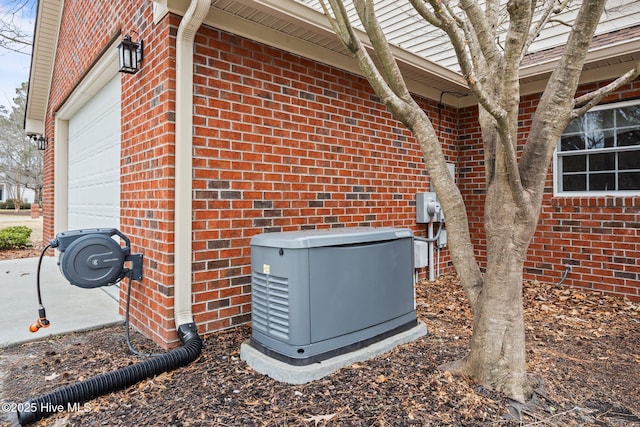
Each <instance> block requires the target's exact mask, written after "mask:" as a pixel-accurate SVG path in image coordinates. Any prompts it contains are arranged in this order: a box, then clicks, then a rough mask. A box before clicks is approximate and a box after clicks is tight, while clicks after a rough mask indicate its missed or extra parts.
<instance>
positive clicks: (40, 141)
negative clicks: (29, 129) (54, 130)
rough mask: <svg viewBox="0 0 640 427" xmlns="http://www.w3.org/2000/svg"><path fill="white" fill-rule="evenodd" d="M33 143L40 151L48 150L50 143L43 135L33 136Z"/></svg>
mask: <svg viewBox="0 0 640 427" xmlns="http://www.w3.org/2000/svg"><path fill="white" fill-rule="evenodd" d="M31 142H33V143H34V144H35V145H36V147H37V148H38V150H40V151H44V150H46V149H47V145H48V142H49V141H47V138H46V137H44V136H42V135H31Z"/></svg>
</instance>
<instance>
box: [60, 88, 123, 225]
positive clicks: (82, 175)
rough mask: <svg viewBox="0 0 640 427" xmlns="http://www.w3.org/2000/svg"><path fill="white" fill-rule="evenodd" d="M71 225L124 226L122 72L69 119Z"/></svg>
mask: <svg viewBox="0 0 640 427" xmlns="http://www.w3.org/2000/svg"><path fill="white" fill-rule="evenodd" d="M68 200H69V205H68V209H69V210H68V215H69V228H70V229H77V228H89V227H115V228H117V227H119V226H120V76H116V77H114V78H113V79H112V80H111V81H109V83H107V84H106V85H105V87H104V88H102V90H100V91H99V92H98V93H97V94H96V95H95V96H94V97H93V98H92V99H91V100H90V101H89V102H87V103H86V104H85V105H84V106H83V107H82V108H81V109H80V110H78V112H77V113H76V114H75V115H74V116H73V117H72V118H70V119H69V193H68Z"/></svg>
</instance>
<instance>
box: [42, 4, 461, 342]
mask: <svg viewBox="0 0 640 427" xmlns="http://www.w3.org/2000/svg"><path fill="white" fill-rule="evenodd" d="M142 3H144V2H140V5H142ZM144 4H145V5H148V3H144ZM119 5H120V4H119V3H117V2H96V3H93V2H66V3H65V12H64V16H63V24H62V29H61V36H60V46H59V48H58V59H57V61H56V65H55V70H54V78H53V85H52V96H51V102H50V105H49V113H48V118H49V119H48V120H49V124H48V133H49V134H50V135H52V134H53V131H54V130H53V123H54V122H53V112H55V111H56V110H57V109H58V108H60V106H61V105H62V103H63V101H64V99H65V98H66V97H67V96H68V95H69V93H70V92H71V90H72V89H73V87H74V85H75V84H76V83H77V82H78V81H79V80H80V79H81V78H82V77H83V76H84V75H85V73H86V72H87V70H88V69H89V67H90V64H91V63H92V62H93V61H95V60H96V58H97V57H98V55H99V53H100V52H101V51H102V50H103V49H104V48H105V46H107V44H108V43H109V41H110V40H112V38H113V37H116V36H117V35H118V31H119V30H120V31H121V34H120V37H121V36H122V35H124V34H126V33H129V32H132V31H133V30H136V31H137V33H138V35H137V37H135V38H136V39H138V38H142V39H144V42H145V57H144V61H143V65H142V70H141V71H140V72H139V73H138V74H136V75H122V76H121V81H122V135H121V141H122V159H121V190H122V193H121V226H120V228H121V230H122V231H123V232H124V233H125V234H126V235H127V236H129V237H130V239H131V242H132V246H133V247H132V250H133V251H134V252H141V253H143V254H144V279H143V280H142V282H141V283H138V282H136V283H134V285H133V293H132V304H131V321H132V324H133V325H134V326H135V327H137V328H139V329H140V330H141V331H142V332H144V333H145V334H147V335H148V336H150V337H151V338H153V339H154V340H155V341H156V342H157V343H159V344H161V345H163V346H165V347H167V346H172V345H175V344H176V343H177V337H176V334H175V332H174V328H175V326H174V324H173V318H174V314H173V251H174V189H173V188H174V162H175V157H174V153H175V146H174V124H175V112H174V111H175V102H174V91H175V62H174V61H173V60H172V58H175V35H176V34H177V27H178V25H179V18H177V17H174V16H171V15H169V16H167V17H165V18H164V19H163V20H162V21H161V22H159V23H158V24H150V22H151V19H152V18H151V9H150V7H144V6H141V7H140V8H139V9H137V12H136V14H135V16H134V20H135V22H131V21H123V20H122V19H123V18H122V17H123V16H129V14H127V13H124V12H123V11H122V10H118V9H117V8H119V7H120V6H119ZM123 7H124V6H123ZM95 19H97V22H96V23H93V21H94V20H95ZM88 29H92V30H91V32H94V31H100V34H108V35H110V37H107V36H105V37H102V38H99V39H98V38H97V37H93V38H90V36H89V34H88ZM96 29H97V30H96ZM86 38H90V39H91V44H89V47H90V49H86V48H85V50H84V54H83V55H82V61H81V62H80V63H78V62H77V58H76V55H74V52H77V51H78V49H80V48H81V46H76V44H77V43H80V42H79V41H78V40H84V39H86ZM83 43H84V42H83ZM66 46H69V47H70V48H69V49H67V47H66ZM69 69H71V70H72V71H67V70H69ZM193 101H194V133H195V134H194V150H193V156H194V157H193V166H194V181H193V188H194V202H193V217H194V221H193V292H194V294H193V312H194V316H195V320H196V322H197V324H198V327H199V330H200V332H201V333H208V332H213V331H215V330H218V329H221V328H228V327H232V326H235V325H238V324H241V323H244V322H247V321H249V320H250V266H249V264H250V247H249V241H250V238H251V236H253V235H255V234H257V233H260V232H266V231H277V230H301V229H315V228H318V229H319V228H329V227H351V226H396V227H409V228H412V229H414V230H416V231H417V232H418V233H419V234H422V235H425V231H424V226H422V225H417V224H416V223H415V193H416V192H419V191H426V190H428V177H427V176H426V173H425V171H424V167H423V165H422V159H421V153H420V152H419V150H418V146H417V144H416V143H415V141H414V140H413V138H412V137H411V136H410V134H409V132H408V131H407V130H406V129H405V128H404V126H402V125H401V124H400V123H398V122H396V121H395V120H393V119H392V118H391V117H390V115H389V114H388V113H387V112H386V110H385V108H384V106H383V105H382V104H381V103H380V102H379V101H378V99H377V97H376V96H375V95H374V94H373V93H372V91H371V90H370V88H369V85H368V83H367V82H366V81H365V80H363V79H362V78H359V77H356V76H354V75H351V74H348V73H345V72H343V71H340V70H337V69H334V68H331V67H328V66H326V65H322V64H318V63H315V62H312V61H309V60H306V59H303V58H300V57H297V56H294V55H290V54H288V53H286V52H283V51H280V50H277V49H273V48H270V47H267V46H265V45H262V44H260V43H255V42H252V41H249V40H247V39H243V38H241V37H236V36H232V35H230V34H228V33H224V32H220V31H215V30H212V29H207V28H203V29H201V30H200V32H199V34H198V36H197V39H196V55H195V78H194V99H193ZM422 102H423V105H424V108H425V110H426V111H427V112H428V113H429V114H430V115H431V116H432V117H433V118H434V120H435V121H436V122H437V123H436V125H437V126H438V128H439V129H438V130H439V131H440V132H441V134H442V136H443V138H444V140H445V141H446V143H448V144H450V146H448V149H447V153H446V154H447V156H448V158H449V160H450V161H451V162H454V163H455V161H456V154H457V152H456V149H455V145H454V142H455V141H456V140H457V127H456V125H457V115H456V111H455V110H453V109H451V108H448V107H445V108H444V109H443V110H442V112H441V114H439V113H438V110H437V106H436V104H435V103H433V102H427V101H422ZM440 118H441V119H442V122H443V123H442V126H440V123H439V122H440ZM52 154H53V150H52V149H50V150H49V152H48V154H47V165H48V169H47V170H48V172H47V174H48V175H47V176H46V177H45V180H46V182H47V183H50V184H49V185H48V186H47V189H48V192H47V193H46V196H45V197H47V203H48V204H47V205H45V207H48V210H47V220H46V221H47V235H48V237H53V236H52V234H53V230H52V221H53V218H52V212H53V210H52V200H53V185H52V183H53V170H52V165H53V163H52V162H53V155H52ZM442 255H443V256H442V257H441V260H440V261H441V265H442V266H443V268H442V270H443V271H444V270H445V269H446V268H445V266H446V265H447V263H448V259H449V257H448V251H447V250H444V251H442ZM421 275H422V276H423V277H424V275H425V272H424V271H423V272H421ZM124 296H125V295H124V291H123V292H121V297H122V300H124ZM122 309H123V307H121V310H122Z"/></svg>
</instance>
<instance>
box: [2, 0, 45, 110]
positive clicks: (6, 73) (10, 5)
mask: <svg viewBox="0 0 640 427" xmlns="http://www.w3.org/2000/svg"><path fill="white" fill-rule="evenodd" d="M21 5H24V6H23V7H20V6H21ZM15 9H20V10H19V11H18V12H15V13H12V11H14V10H15ZM35 16H36V0H0V19H1V20H2V21H6V20H7V19H9V20H13V22H14V23H16V24H17V25H19V26H20V28H22V30H23V31H24V32H26V33H28V34H29V39H30V41H33V28H34V23H35ZM30 66H31V49H30V48H28V49H25V50H24V53H16V52H12V51H9V50H7V49H4V48H1V47H0V105H4V106H5V107H7V109H11V106H12V105H13V98H15V96H16V88H18V87H20V85H21V84H22V83H23V82H26V81H28V80H29V68H30Z"/></svg>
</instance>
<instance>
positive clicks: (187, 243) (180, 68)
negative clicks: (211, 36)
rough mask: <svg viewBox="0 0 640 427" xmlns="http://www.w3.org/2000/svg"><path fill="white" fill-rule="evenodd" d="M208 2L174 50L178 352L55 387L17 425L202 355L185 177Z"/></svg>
mask: <svg viewBox="0 0 640 427" xmlns="http://www.w3.org/2000/svg"><path fill="white" fill-rule="evenodd" d="M210 6H211V1H210V0H193V1H192V2H191V4H190V5H189V8H188V9H187V11H186V13H185V15H184V17H183V18H182V21H181V22H180V26H179V28H178V35H177V42H176V43H177V44H176V189H175V193H176V200H175V221H176V226H175V256H174V268H175V271H174V275H175V279H174V280H175V289H174V313H175V323H176V328H177V330H178V336H179V337H180V340H181V341H182V343H183V346H182V347H180V348H177V349H175V350H172V351H170V352H167V353H165V354H162V355H159V356H156V357H153V358H151V359H148V360H145V361H142V362H140V363H136V364H134V365H130V366H126V367H124V368H121V369H118V370H115V371H112V372H108V373H106V374H102V375H98V376H95V377H93V378H90V379H88V380H85V381H82V382H79V383H75V384H70V385H68V386H64V387H60V388H58V389H56V390H54V391H52V392H50V393H48V394H45V395H43V396H40V397H37V398H34V399H31V400H28V401H26V402H24V403H22V404H20V405H18V407H19V408H21V411H18V413H17V416H18V422H19V423H20V424H22V425H25V424H29V423H33V422H36V421H38V420H40V419H42V418H44V417H46V416H48V415H51V414H53V413H55V412H58V411H60V410H67V408H69V407H75V406H74V404H82V403H84V402H87V401H89V400H91V399H94V398H96V397H98V396H102V395H104V394H107V393H111V392H113V391H117V390H121V389H123V388H126V387H129V386H131V385H133V384H135V383H137V382H139V381H141V380H143V379H145V378H149V377H152V376H155V375H158V374H161V373H162V372H166V371H171V370H174V369H177V368H179V367H181V366H185V365H187V364H189V363H191V362H192V361H194V360H195V359H196V358H197V357H198V355H199V354H200V352H201V351H202V340H201V339H200V337H199V336H198V331H197V329H196V325H195V323H194V321H193V314H192V312H191V205H192V200H193V197H192V191H191V179H192V177H191V171H192V150H193V139H192V134H191V128H192V123H193V118H192V115H191V114H192V111H191V103H192V102H191V101H192V99H193V43H194V40H195V35H196V32H197V31H198V28H200V26H201V25H202V22H203V21H204V19H205V17H206V16H207V13H208V12H209V8H210Z"/></svg>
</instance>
